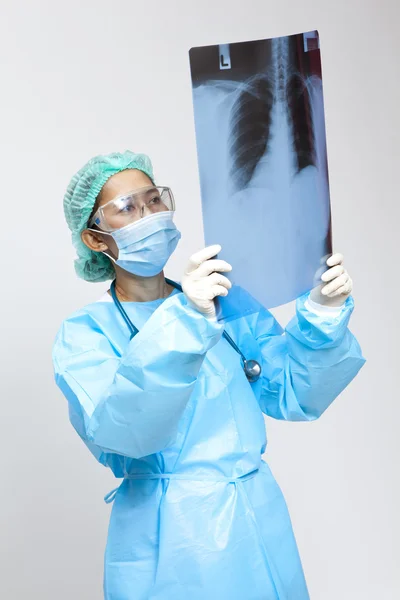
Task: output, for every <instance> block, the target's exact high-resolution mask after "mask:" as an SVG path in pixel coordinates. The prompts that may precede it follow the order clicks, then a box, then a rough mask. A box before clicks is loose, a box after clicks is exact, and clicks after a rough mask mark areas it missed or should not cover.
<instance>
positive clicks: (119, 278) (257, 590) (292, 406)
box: [53, 151, 364, 600]
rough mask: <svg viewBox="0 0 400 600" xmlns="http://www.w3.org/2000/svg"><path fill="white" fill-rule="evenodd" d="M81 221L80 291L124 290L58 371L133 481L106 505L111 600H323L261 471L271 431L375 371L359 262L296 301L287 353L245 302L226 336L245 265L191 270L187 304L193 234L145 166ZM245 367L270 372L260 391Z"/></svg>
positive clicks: (98, 311) (65, 351)
mask: <svg viewBox="0 0 400 600" xmlns="http://www.w3.org/2000/svg"><path fill="white" fill-rule="evenodd" d="M64 208H65V215H66V219H67V221H68V225H69V227H70V229H71V231H72V236H73V241H74V244H75V247H76V250H77V253H78V259H77V261H76V270H77V273H78V275H79V276H80V277H83V278H84V279H86V280H87V281H104V280H107V279H114V282H113V284H112V285H111V289H110V290H109V291H108V292H107V293H105V294H104V296H103V297H102V298H100V300H99V301H97V302H94V303H92V304H89V305H88V306H86V307H84V308H83V309H81V310H79V311H77V312H76V313H74V314H73V315H71V316H70V317H69V318H68V319H66V320H65V321H64V323H63V324H62V327H61V329H60V331H59V333H58V336H57V339H56V342H55V346H54V353H53V359H54V366H55V374H56V381H57V384H58V385H59V387H60V388H61V390H62V391H63V393H64V394H65V396H66V398H67V400H68V403H69V415H70V420H71V423H72V425H73V426H74V428H75V429H76V431H77V433H78V434H79V436H80V437H81V438H82V439H83V441H84V442H85V444H86V445H87V447H88V448H89V450H90V451H91V452H92V453H93V454H94V456H95V457H96V458H97V460H98V461H99V462H101V463H102V464H103V465H105V466H108V467H110V468H111V469H112V471H113V473H114V474H115V476H116V477H119V478H123V480H122V483H121V485H120V486H119V487H118V488H117V489H116V490H113V492H111V493H110V494H109V495H108V496H106V501H107V502H111V501H112V500H114V505H113V509H112V513H111V519H110V526H109V532H108V541H107V547H106V552H105V575H104V597H105V598H106V599H107V600H148V599H150V598H151V599H152V600H156V599H157V600H161V599H162V600H167V599H168V600H170V599H171V600H172V599H173V600H181V599H182V600H183V599H185V600H186V599H188V598H189V599H191V600H204V599H206V598H207V599H209V600H212V599H215V600H216V599H218V600H224V599H228V598H229V599H230V600H273V599H274V600H275V599H278V598H279V599H285V600H305V599H307V598H308V597H309V596H308V592H307V587H306V583H305V580H304V575H303V571H302V567H301V563H300V559H299V555H298V551H297V547H296V543H295V539H294V536H293V532H292V527H291V523H290V518H289V515H288V511H287V508H286V504H285V501H284V498H283V496H282V493H281V491H280V489H279V487H278V485H277V484H276V482H275V480H274V478H273V476H272V474H271V472H270V470H269V468H268V466H267V464H266V463H265V462H263V461H262V459H261V455H262V454H263V453H264V451H265V447H266V437H265V426H264V419H263V415H262V413H265V414H267V415H269V416H271V417H274V418H276V419H285V420H292V421H310V420H314V419H316V418H318V417H319V416H320V415H321V414H322V413H323V412H324V411H325V410H326V408H327V407H328V406H329V405H330V403H331V402H332V401H333V400H334V398H335V397H336V396H338V394H339V393H340V392H341V391H342V390H343V389H344V388H345V387H346V386H347V385H348V383H349V382H350V381H351V380H352V379H353V377H354V376H355V375H356V373H357V372H358V371H359V369H360V368H361V367H362V365H363V363H364V359H363V357H362V355H361V352H360V348H359V345H358V343H357V341H356V340H355V338H354V337H353V335H352V334H351V333H350V331H349V330H348V328H347V324H348V321H349V318H350V315H351V313H352V310H353V300H352V298H351V296H350V291H351V285H352V284H351V280H350V278H349V276H348V275H347V273H346V271H345V269H344V267H343V266H342V264H341V262H342V257H341V256H340V255H334V256H333V257H331V258H330V259H329V260H328V265H329V266H330V267H331V268H330V269H328V270H327V272H326V273H325V274H324V275H323V277H322V279H323V281H324V282H325V285H324V284H321V286H320V287H319V288H318V289H316V290H313V292H312V295H311V297H308V295H306V296H304V297H302V298H299V299H298V300H297V309H296V313H297V315H296V317H294V318H293V320H292V321H291V322H290V324H289V325H288V327H287V328H286V335H283V330H282V329H281V327H280V326H279V324H278V323H277V322H276V320H275V319H274V317H273V316H272V315H271V313H270V312H268V311H267V310H266V309H264V308H263V307H262V306H259V305H257V309H255V308H254V306H255V305H256V302H255V300H254V299H253V298H251V297H250V296H249V295H246V293H245V292H244V291H241V292H240V303H241V306H240V315H246V316H237V318H234V319H231V320H229V322H226V323H225V325H223V324H222V323H221V322H220V321H218V320H217V319H216V314H215V310H216V309H215V302H214V298H216V297H221V298H222V297H224V296H226V295H227V294H228V293H229V295H230V297H232V299H233V300H232V302H233V303H234V300H235V298H236V297H237V290H236V289H235V286H234V287H233V288H232V289H230V288H231V284H230V282H229V280H228V279H227V278H226V277H225V276H224V275H223V273H224V272H228V271H230V269H231V267H230V265H228V264H227V263H226V262H224V261H221V260H216V259H213V257H214V256H215V255H216V254H217V253H218V251H219V250H220V247H218V246H213V247H210V248H206V249H205V250H203V251H201V252H199V253H197V254H195V255H194V256H193V257H192V258H191V260H190V261H189V265H188V268H187V269H186V271H185V274H184V275H183V277H182V289H183V291H180V290H179V289H177V287H175V286H174V285H173V284H172V283H171V282H169V280H166V279H165V277H164V273H163V268H164V265H165V264H166V262H167V260H168V258H169V256H170V255H171V253H172V252H173V251H174V249H175V247H176V245H177V243H178V240H179V237H180V234H179V232H178V231H177V229H176V227H175V226H174V223H173V209H174V204H173V198H172V194H171V192H170V190H169V189H168V188H156V187H155V184H154V177H153V171H152V166H151V163H150V161H149V159H148V158H147V157H146V156H144V155H139V154H134V153H132V152H128V151H127V152H125V153H122V154H118V153H114V154H111V155H108V156H98V157H95V158H93V159H92V160H91V161H89V163H87V164H86V165H85V166H84V167H83V168H82V169H81V170H80V171H79V172H78V173H77V174H76V175H75V177H74V178H73V179H72V181H71V183H70V185H69V187H68V191H67V193H66V195H65V199H64ZM227 300H228V299H227ZM221 302H222V301H221ZM246 302H247V303H248V306H249V307H251V309H250V308H249V310H246V306H245V304H246ZM227 334H228V335H227ZM231 342H233V345H232V344H231ZM235 344H236V346H235ZM240 353H241V354H240ZM242 355H243V356H242ZM243 357H244V358H245V359H246V358H247V359H250V358H251V359H252V360H253V361H256V362H254V363H251V364H250V367H251V369H250V371H251V373H250V374H249V373H247V375H248V377H247V376H246V373H245V371H244V369H243V366H244V365H243ZM249 363H250V361H249ZM247 366H249V365H247ZM259 367H261V375H260V376H259V377H258V378H257V375H259V373H258V371H259Z"/></svg>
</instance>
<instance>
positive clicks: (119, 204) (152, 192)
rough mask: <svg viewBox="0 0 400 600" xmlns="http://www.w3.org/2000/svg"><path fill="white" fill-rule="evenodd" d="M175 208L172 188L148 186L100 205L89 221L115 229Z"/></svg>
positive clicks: (106, 228) (102, 226) (104, 227)
mask: <svg viewBox="0 0 400 600" xmlns="http://www.w3.org/2000/svg"><path fill="white" fill-rule="evenodd" d="M166 210H171V211H173V210H175V201H174V197H173V195H172V192H171V190H170V188H168V187H155V186H152V185H151V186H146V187H143V188H139V189H136V190H133V191H131V192H128V193H127V194H124V195H123V196H118V197H117V198H114V199H113V200H110V202H107V204H104V205H103V206H100V208H98V210H97V211H96V212H95V213H94V215H93V217H92V218H91V219H90V221H89V227H93V225H97V227H99V228H100V229H102V230H103V231H115V230H117V229H122V228H123V227H126V226H127V225H131V224H132V223H134V222H135V221H139V220H140V219H141V218H142V217H145V216H147V215H151V214H154V213H158V212H162V211H166Z"/></svg>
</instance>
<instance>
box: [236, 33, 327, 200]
mask: <svg viewBox="0 0 400 600" xmlns="http://www.w3.org/2000/svg"><path fill="white" fill-rule="evenodd" d="M274 103H279V104H280V105H281V106H282V107H283V109H284V110H286V116H287V119H288V122H289V123H290V127H291V132H292V136H293V138H292V145H293V149H294V152H295V155H296V161H297V169H296V173H299V172H300V171H301V170H302V169H304V168H305V167H307V166H309V165H315V163H316V157H315V149H314V131H313V124H312V122H311V123H307V121H306V120H305V119H304V114H311V106H310V96H309V91H308V87H307V82H306V81H304V78H303V77H302V76H301V75H300V74H299V73H298V72H296V71H295V70H294V69H293V67H292V63H291V62H290V60H289V47H288V38H278V39H277V40H273V41H272V64H271V67H270V68H269V69H268V70H266V72H265V73H260V74H257V75H256V76H253V77H251V78H249V79H248V80H246V81H245V82H244V83H243V84H242V85H241V86H240V87H239V89H238V96H237V98H236V100H235V102H234V104H233V106H232V111H231V115H230V137H229V140H228V145H229V149H230V155H231V157H232V166H231V169H230V176H231V178H232V180H233V181H234V182H235V184H236V186H237V188H238V189H243V188H244V187H246V186H247V185H248V183H249V182H250V180H251V178H252V176H253V173H254V171H255V168H256V166H257V164H258V163H259V161H260V160H261V158H262V157H263V155H264V154H265V153H266V152H267V153H268V148H269V146H270V144H269V141H270V140H269V136H270V131H271V119H272V107H273V105H274Z"/></svg>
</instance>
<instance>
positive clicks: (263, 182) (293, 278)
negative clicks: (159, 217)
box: [189, 31, 332, 308]
mask: <svg viewBox="0 0 400 600" xmlns="http://www.w3.org/2000/svg"><path fill="white" fill-rule="evenodd" d="M189 56H190V68H191V76H192V86H193V105H194V117H195V129H196V143H197V153H198V164H199V173H200V187H201V200H202V211H203V222H204V234H205V241H206V244H207V245H209V244H216V243H217V244H221V246H222V252H221V254H220V255H219V256H220V258H224V259H226V260H227V261H229V262H230V263H231V264H232V266H233V270H232V274H231V275H230V278H231V280H232V281H233V283H235V284H237V285H238V286H240V287H241V288H245V289H246V290H247V291H248V292H250V294H252V295H253V296H254V298H256V299H257V300H258V301H259V302H261V303H262V304H264V306H266V307H267V308H272V307H275V306H278V305H281V304H285V303H287V302H290V301H291V300H294V299H295V298H297V297H298V296H300V295H302V294H304V293H306V292H307V291H309V290H310V289H312V288H313V287H314V286H315V285H317V283H318V279H319V277H320V275H321V272H322V271H323V270H324V265H325V261H326V258H327V257H328V256H329V255H330V254H331V252H332V240H331V212H330V197H329V179H328V163H327V149H326V136H325V117H324V104H323V89H322V72H321V57H320V43H319V35H318V32H317V31H311V32H307V33H302V34H298V35H291V36H286V37H279V38H273V39H267V40H258V41H250V42H240V43H234V44H223V45H215V46H204V47H197V48H192V49H191V50H190V52H189Z"/></svg>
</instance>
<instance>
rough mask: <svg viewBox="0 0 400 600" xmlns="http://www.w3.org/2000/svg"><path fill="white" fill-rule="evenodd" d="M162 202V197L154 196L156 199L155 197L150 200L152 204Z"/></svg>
mask: <svg viewBox="0 0 400 600" xmlns="http://www.w3.org/2000/svg"><path fill="white" fill-rule="evenodd" d="M160 201H161V198H160V196H154V197H153V198H152V199H151V200H150V202H151V203H152V204H158V203H159V202H160Z"/></svg>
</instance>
